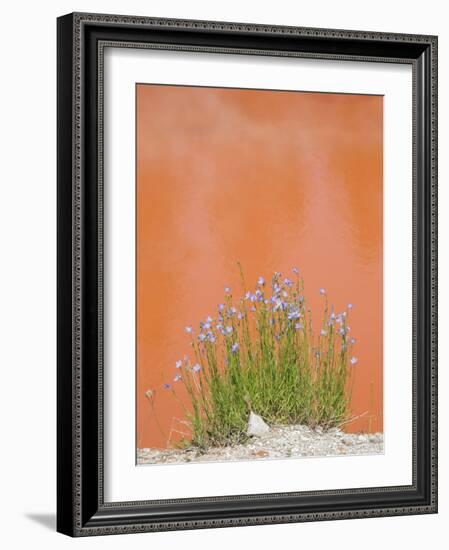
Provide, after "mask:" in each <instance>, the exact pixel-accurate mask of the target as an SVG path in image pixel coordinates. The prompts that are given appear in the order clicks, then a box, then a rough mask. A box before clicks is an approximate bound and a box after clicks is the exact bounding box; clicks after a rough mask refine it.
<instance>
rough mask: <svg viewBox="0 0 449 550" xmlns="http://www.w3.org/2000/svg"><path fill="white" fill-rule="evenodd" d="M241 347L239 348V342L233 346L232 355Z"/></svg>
mask: <svg viewBox="0 0 449 550" xmlns="http://www.w3.org/2000/svg"><path fill="white" fill-rule="evenodd" d="M239 347H240V346H239V344H238V342H236V343H235V344H233V345H232V348H231V351H232V353H236V352H237V351H238V349H239Z"/></svg>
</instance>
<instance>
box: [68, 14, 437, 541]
mask: <svg viewBox="0 0 449 550" xmlns="http://www.w3.org/2000/svg"><path fill="white" fill-rule="evenodd" d="M436 201H437V38H436V37H434V36H424V35H403V34H384V33H376V32H362V31H343V30H330V29H311V28H296V27H280V26H277V27H275V26H265V25H254V24H246V23H245V24H244V23H221V22H207V21H206V22H205V21H186V20H172V19H155V18H149V17H131V16H129V17H128V16H114V15H100V14H82V13H77V14H70V15H66V16H63V17H60V18H59V19H58V525H57V528H58V531H60V532H62V533H65V534H68V535H71V536H88V535H102V534H117V533H131V532H142V531H160V530H174V529H196V528H209V527H222V526H238V525H258V524H267V523H283V522H301V521H313V520H330V519H339V518H362V517H373V516H393V515H401V514H419V513H434V512H436V511H437V412H436V411H437V395H436V392H437V371H436V369H437V364H436V362H437V268H436V262H437V226H436V217H437V203H436Z"/></svg>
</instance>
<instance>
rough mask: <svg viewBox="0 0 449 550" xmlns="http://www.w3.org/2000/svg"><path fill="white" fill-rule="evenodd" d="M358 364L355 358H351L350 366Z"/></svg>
mask: <svg viewBox="0 0 449 550" xmlns="http://www.w3.org/2000/svg"><path fill="white" fill-rule="evenodd" d="M358 362H359V360H358V359H357V357H351V365H357V363H358Z"/></svg>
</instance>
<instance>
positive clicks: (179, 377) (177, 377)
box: [173, 374, 182, 382]
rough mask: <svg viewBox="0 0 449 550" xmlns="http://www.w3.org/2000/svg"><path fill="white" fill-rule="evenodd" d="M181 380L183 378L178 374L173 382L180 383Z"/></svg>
mask: <svg viewBox="0 0 449 550" xmlns="http://www.w3.org/2000/svg"><path fill="white" fill-rule="evenodd" d="M180 380H182V376H181V375H180V374H177V375H176V376H175V377H174V378H173V382H179V381H180Z"/></svg>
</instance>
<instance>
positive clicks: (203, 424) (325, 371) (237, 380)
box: [165, 268, 357, 448]
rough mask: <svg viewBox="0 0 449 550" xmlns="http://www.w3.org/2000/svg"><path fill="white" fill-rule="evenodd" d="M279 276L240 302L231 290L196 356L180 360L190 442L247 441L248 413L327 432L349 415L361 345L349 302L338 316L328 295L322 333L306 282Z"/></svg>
mask: <svg viewBox="0 0 449 550" xmlns="http://www.w3.org/2000/svg"><path fill="white" fill-rule="evenodd" d="M293 274H294V275H293V276H292V279H289V278H288V277H286V278H282V277H281V274H280V273H275V274H274V276H273V277H272V279H271V281H270V282H269V283H267V282H266V281H265V279H264V278H263V277H259V279H258V281H257V285H256V287H255V289H254V291H249V290H246V285H245V281H244V277H243V273H242V291H243V292H242V295H241V297H239V298H237V299H235V298H234V296H233V293H232V290H231V289H230V288H228V287H226V288H225V297H224V301H223V303H222V304H220V305H219V306H218V311H217V314H216V315H214V316H209V317H207V318H206V319H205V320H204V321H201V322H200V323H199V327H198V330H195V329H194V328H193V327H186V332H187V333H188V334H190V335H191V346H192V348H193V353H194V356H195V359H194V360H193V361H191V360H190V359H189V358H188V357H187V356H186V357H185V358H184V359H183V360H179V361H178V362H177V363H176V369H177V372H176V375H175V377H174V382H173V384H166V385H165V387H166V389H170V390H171V391H173V394H174V396H175V397H176V398H178V396H177V392H176V389H175V386H176V385H177V384H183V385H184V386H185V388H186V390H187V395H188V399H189V403H188V404H187V405H186V404H184V403H182V405H183V407H184V410H185V414H186V417H187V418H188V419H189V421H190V422H191V428H192V436H191V440H190V441H185V443H188V444H190V445H194V446H198V447H202V448H207V447H210V446H221V445H229V444H234V443H239V442H243V441H245V439H246V437H247V436H246V429H247V423H248V416H249V413H250V411H253V412H255V413H256V414H258V415H260V416H261V417H262V418H263V419H264V420H265V421H266V422H268V423H271V424H307V425H309V426H312V427H315V426H321V427H323V428H324V429H328V428H331V427H334V426H338V425H340V424H341V423H342V422H344V421H345V420H346V419H347V418H348V414H349V403H350V384H349V381H350V373H351V367H352V365H354V364H355V363H356V362H357V359H356V358H355V357H353V356H352V346H353V344H354V343H355V340H354V339H353V338H351V337H350V336H349V332H350V327H349V326H348V320H349V310H350V309H351V308H352V305H351V304H349V305H348V308H347V310H346V311H343V312H341V313H338V314H336V313H334V309H333V307H332V306H331V307H329V305H328V299H327V294H326V291H325V290H324V289H321V290H320V293H321V295H322V296H323V301H324V304H323V309H324V311H323V317H322V320H321V326H320V329H319V331H317V333H315V332H314V328H313V326H312V316H311V311H310V310H309V309H308V308H307V305H306V301H305V297H304V281H303V279H302V277H300V275H299V271H298V270H297V269H296V268H294V269H293Z"/></svg>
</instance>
